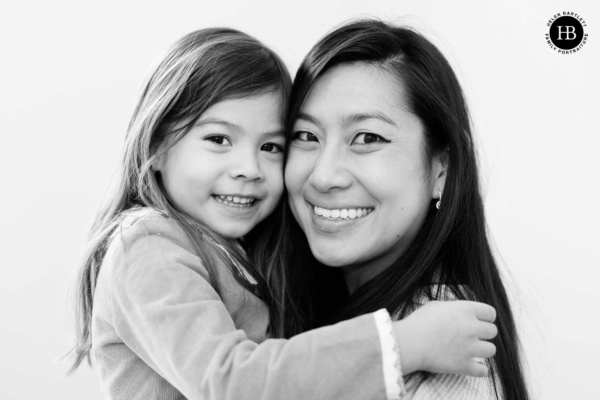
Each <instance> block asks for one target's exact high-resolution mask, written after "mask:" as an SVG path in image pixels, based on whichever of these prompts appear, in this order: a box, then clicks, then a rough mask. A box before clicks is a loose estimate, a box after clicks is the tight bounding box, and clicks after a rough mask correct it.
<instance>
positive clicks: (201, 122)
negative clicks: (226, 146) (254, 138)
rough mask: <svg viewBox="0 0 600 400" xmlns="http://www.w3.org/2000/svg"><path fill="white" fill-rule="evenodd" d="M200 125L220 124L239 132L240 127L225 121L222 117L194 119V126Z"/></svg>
mask: <svg viewBox="0 0 600 400" xmlns="http://www.w3.org/2000/svg"><path fill="white" fill-rule="evenodd" d="M202 125H221V126H224V127H226V128H228V129H231V130H233V131H237V132H240V131H241V130H242V128H241V127H240V126H239V125H236V124H233V123H231V122H229V121H225V120H223V119H217V118H204V119H200V120H198V121H196V123H195V124H194V126H202Z"/></svg>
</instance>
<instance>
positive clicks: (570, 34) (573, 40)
mask: <svg viewBox="0 0 600 400" xmlns="http://www.w3.org/2000/svg"><path fill="white" fill-rule="evenodd" d="M547 26H548V27H549V30H548V33H546V42H547V43H548V45H549V46H550V48H552V50H555V51H557V52H559V53H562V54H572V53H575V52H577V51H579V50H581V48H582V47H583V45H584V44H585V43H586V42H587V36H588V35H587V33H585V28H586V27H587V24H586V22H585V20H584V19H583V18H581V16H580V15H579V14H576V13H574V12H570V11H563V12H562V13H557V14H554V15H553V16H552V18H550V20H549V21H548V24H547Z"/></svg>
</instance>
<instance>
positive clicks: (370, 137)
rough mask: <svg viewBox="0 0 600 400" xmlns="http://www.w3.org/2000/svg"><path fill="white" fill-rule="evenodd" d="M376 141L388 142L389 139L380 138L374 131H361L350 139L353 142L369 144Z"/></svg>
mask: <svg viewBox="0 0 600 400" xmlns="http://www.w3.org/2000/svg"><path fill="white" fill-rule="evenodd" d="M377 142H385V143H387V142H389V140H385V139H384V138H382V137H381V136H379V135H376V134H375V133H367V132H363V133H359V134H358V135H356V137H355V138H354V140H353V141H352V143H353V144H371V143H377Z"/></svg>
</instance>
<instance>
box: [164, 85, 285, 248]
mask: <svg viewBox="0 0 600 400" xmlns="http://www.w3.org/2000/svg"><path fill="white" fill-rule="evenodd" d="M282 104H283V103H282V97H281V94H280V93H279V92H272V93H265V94H261V95H257V96H253V97H246V98H240V99H231V100H223V101H221V102H219V103H217V104H215V105H213V106H212V107H210V108H209V109H208V110H206V111H205V112H204V113H203V114H202V116H201V117H200V118H199V119H198V122H197V123H196V124H195V126H194V127H193V128H192V130H191V131H189V132H188V133H187V134H186V135H185V136H184V137H183V138H182V139H181V140H180V141H178V142H177V143H176V144H175V145H173V146H172V147H171V148H170V149H169V150H168V151H167V152H166V153H165V154H163V155H162V156H161V157H160V158H159V159H158V161H157V162H156V164H155V170H158V171H160V174H161V178H162V182H163V184H164V186H165V189H166V191H167V193H168V195H169V197H170V198H171V200H172V201H173V202H174V203H175V205H176V206H177V207H178V208H179V209H180V210H182V211H183V212H185V213H187V214H188V215H190V216H191V217H193V218H195V219H196V220H198V221H199V222H201V223H203V224H205V225H206V226H208V227H209V228H210V229H212V230H213V231H215V232H216V233H217V234H219V235H221V236H224V237H227V238H233V239H236V238H240V237H242V236H244V235H246V234H247V233H248V232H249V231H250V230H251V229H252V228H254V227H255V226H256V225H257V224H258V223H259V222H260V221H262V220H263V219H264V218H265V217H267V216H268V215H269V214H270V213H271V212H272V211H273V210H274V209H275V207H276V205H277V203H278V201H279V199H280V197H281V194H282V191H283V153H282V150H283V148H284V144H285V137H284V131H283V122H282Z"/></svg>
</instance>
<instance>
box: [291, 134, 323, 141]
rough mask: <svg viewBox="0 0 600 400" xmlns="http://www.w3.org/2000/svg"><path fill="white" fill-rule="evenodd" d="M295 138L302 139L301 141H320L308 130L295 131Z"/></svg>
mask: <svg viewBox="0 0 600 400" xmlns="http://www.w3.org/2000/svg"><path fill="white" fill-rule="evenodd" d="M294 139H295V140H300V141H301V142H318V141H319V139H318V138H317V137H316V136H315V135H314V134H312V133H310V132H306V131H300V132H296V133H294Z"/></svg>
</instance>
